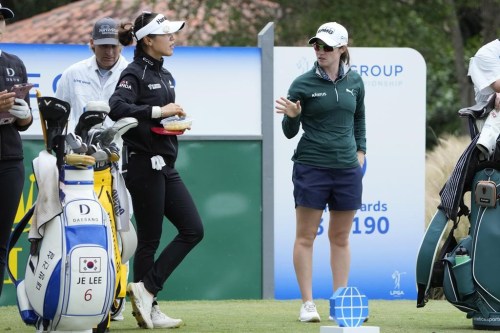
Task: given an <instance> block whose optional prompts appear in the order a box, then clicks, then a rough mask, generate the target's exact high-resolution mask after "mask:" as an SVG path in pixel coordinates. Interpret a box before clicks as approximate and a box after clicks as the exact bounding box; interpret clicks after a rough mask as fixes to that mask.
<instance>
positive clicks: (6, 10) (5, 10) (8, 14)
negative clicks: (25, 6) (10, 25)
mask: <svg viewBox="0 0 500 333" xmlns="http://www.w3.org/2000/svg"><path fill="white" fill-rule="evenodd" d="M0 14H2V15H3V18H4V19H10V18H13V17H14V12H13V11H12V10H10V9H9V8H7V7H2V4H0Z"/></svg>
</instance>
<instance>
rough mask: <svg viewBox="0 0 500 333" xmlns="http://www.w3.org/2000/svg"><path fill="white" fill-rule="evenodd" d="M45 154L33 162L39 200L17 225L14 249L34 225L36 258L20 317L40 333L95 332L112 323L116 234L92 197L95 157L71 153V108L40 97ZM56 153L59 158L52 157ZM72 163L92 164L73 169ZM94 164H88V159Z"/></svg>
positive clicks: (21, 290) (21, 285) (21, 284)
mask: <svg viewBox="0 0 500 333" xmlns="http://www.w3.org/2000/svg"><path fill="white" fill-rule="evenodd" d="M38 102H39V108H40V113H41V118H42V122H44V121H46V122H47V123H46V124H47V128H46V129H45V143H46V148H47V149H46V150H43V151H42V152H40V154H39V156H38V157H37V158H36V159H35V160H34V161H33V169H34V173H35V178H36V181H37V185H38V189H39V193H38V197H37V202H36V203H35V205H34V206H33V207H32V208H31V209H30V210H29V211H28V213H27V214H26V215H25V216H24V217H23V219H22V220H21V221H20V222H19V223H18V224H17V226H16V228H15V229H14V231H13V232H12V235H11V237H10V240H9V248H8V249H7V251H9V252H10V250H11V249H12V248H13V246H14V244H15V243H16V242H17V240H18V239H19V237H20V235H21V234H22V232H23V230H24V229H25V227H26V226H27V224H28V222H29V221H30V219H31V228H30V231H29V236H28V238H29V241H30V243H31V246H30V255H29V257H28V263H27V267H26V272H25V276H24V280H16V279H15V278H14V276H13V274H12V272H11V271H10V267H9V270H8V272H9V276H10V278H11V280H12V281H13V282H14V284H15V285H16V289H17V300H18V307H19V312H20V314H21V318H22V319H23V321H24V322H25V323H26V324H28V325H34V326H35V327H36V331H37V332H92V330H93V328H95V327H97V326H98V325H99V324H101V323H103V322H107V321H108V318H109V313H110V308H111V305H112V303H113V297H114V288H115V281H116V269H115V262H114V252H113V239H112V230H111V228H110V223H109V217H108V214H107V212H106V210H105V209H104V208H103V207H102V205H101V204H100V202H99V200H98V198H97V195H96V193H95V191H94V169H93V166H92V165H93V164H94V163H95V161H94V158H93V157H90V156H86V155H71V156H70V155H65V154H64V145H65V143H64V141H65V136H64V135H61V134H62V128H64V127H65V123H66V122H67V119H68V115H69V104H68V103H65V102H64V101H61V100H58V99H55V98H52V97H44V98H39V99H38ZM52 151H54V152H55V153H56V156H54V155H52ZM70 157H73V158H75V157H76V158H79V160H81V161H84V162H86V163H78V162H77V163H71V162H70ZM89 158H90V159H91V161H87V160H88V159H89Z"/></svg>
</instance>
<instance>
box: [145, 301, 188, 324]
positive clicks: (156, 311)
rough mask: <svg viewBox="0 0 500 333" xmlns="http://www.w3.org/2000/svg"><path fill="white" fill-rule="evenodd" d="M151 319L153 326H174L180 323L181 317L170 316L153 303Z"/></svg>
mask: <svg viewBox="0 0 500 333" xmlns="http://www.w3.org/2000/svg"><path fill="white" fill-rule="evenodd" d="M151 321H152V322H153V326H154V328H176V327H179V326H181V325H182V319H174V318H170V317H169V316H167V315H166V314H164V313H163V312H161V310H160V307H159V306H158V305H153V308H152V309H151Z"/></svg>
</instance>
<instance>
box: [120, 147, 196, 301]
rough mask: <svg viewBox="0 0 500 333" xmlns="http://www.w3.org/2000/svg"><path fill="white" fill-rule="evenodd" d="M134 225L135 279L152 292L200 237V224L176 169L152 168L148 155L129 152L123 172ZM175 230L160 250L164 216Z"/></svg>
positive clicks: (156, 290) (162, 282)
mask: <svg viewBox="0 0 500 333" xmlns="http://www.w3.org/2000/svg"><path fill="white" fill-rule="evenodd" d="M125 181H126V184H127V188H128V190H129V192H130V195H131V197H132V204H133V207H134V216H135V221H136V224H137V238H138V244H137V250H136V252H135V256H134V269H133V271H134V281H135V282H138V281H143V282H144V286H145V287H146V289H147V290H148V291H149V292H151V293H152V294H154V295H155V296H156V295H157V293H158V292H159V291H160V290H162V289H163V284H164V283H165V281H166V280H167V279H168V277H169V276H170V275H171V274H172V272H173V271H174V270H175V268H176V267H177V266H178V265H179V264H180V263H181V262H182V260H183V259H184V258H185V257H186V255H187V254H188V253H189V252H190V251H191V250H192V249H193V248H194V247H195V246H196V244H198V243H199V242H200V241H201V240H202V238H203V224H202V222H201V218H200V215H199V214H198V210H197V209H196V206H195V204H194V201H193V199H192V197H191V194H190V193H189V191H188V189H187V188H186V186H185V185H184V183H183V181H182V179H181V177H180V175H179V173H178V172H177V170H175V168H171V167H169V166H165V167H163V170H161V171H159V170H154V169H152V168H151V157H149V156H146V155H138V154H134V155H131V157H130V158H129V161H128V172H127V175H126V179H125ZM164 216H165V217H166V218H167V219H168V220H169V221H170V222H171V223H172V224H173V225H174V226H175V228H176V229H177V231H178V234H177V235H176V236H175V237H174V239H173V240H172V241H171V242H170V243H169V244H168V245H167V246H166V247H165V248H164V249H163V250H162V251H161V253H160V255H159V256H158V258H157V259H156V261H155V254H156V251H157V249H158V247H159V245H160V239H161V234H162V225H163V217H164Z"/></svg>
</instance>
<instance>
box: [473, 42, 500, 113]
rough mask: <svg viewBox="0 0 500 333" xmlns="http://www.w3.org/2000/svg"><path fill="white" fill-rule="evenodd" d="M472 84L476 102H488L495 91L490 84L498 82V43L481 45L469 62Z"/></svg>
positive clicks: (499, 48) (499, 72)
mask: <svg viewBox="0 0 500 333" xmlns="http://www.w3.org/2000/svg"><path fill="white" fill-rule="evenodd" d="M468 75H469V76H470V77H471V79H472V82H473V83H474V92H475V94H476V102H477V103H479V102H482V101H486V100H488V97H489V96H490V95H491V94H493V93H494V92H495V91H494V90H493V88H491V84H492V83H493V82H495V81H497V80H500V41H499V40H498V39H495V40H494V41H491V42H489V43H488V44H485V45H483V46H482V47H481V48H480V49H479V50H478V51H477V52H476V54H475V55H474V56H473V57H472V58H471V59H470V61H469V73H468Z"/></svg>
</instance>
